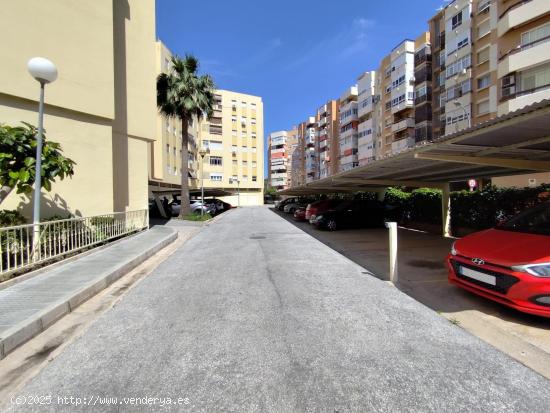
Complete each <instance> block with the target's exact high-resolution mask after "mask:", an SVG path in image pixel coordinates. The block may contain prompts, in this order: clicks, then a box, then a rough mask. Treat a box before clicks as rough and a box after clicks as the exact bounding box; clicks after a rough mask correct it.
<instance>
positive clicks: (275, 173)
mask: <svg viewBox="0 0 550 413" xmlns="http://www.w3.org/2000/svg"><path fill="white" fill-rule="evenodd" d="M286 144H287V132H286V131H278V132H273V133H271V134H270V135H269V181H270V182H269V183H270V185H271V186H272V187H273V188H276V189H278V190H280V189H286V187H287V167H288V165H287V161H288V160H287V156H286V152H287V147H286Z"/></svg>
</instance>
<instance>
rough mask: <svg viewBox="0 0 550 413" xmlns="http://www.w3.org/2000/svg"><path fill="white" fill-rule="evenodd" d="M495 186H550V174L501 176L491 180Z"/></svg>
mask: <svg viewBox="0 0 550 413" xmlns="http://www.w3.org/2000/svg"><path fill="white" fill-rule="evenodd" d="M491 181H492V183H493V185H495V186H499V187H512V186H514V187H518V188H523V187H526V186H539V185H541V184H550V172H542V173H535V174H526V175H514V176H501V177H498V178H492V179H491Z"/></svg>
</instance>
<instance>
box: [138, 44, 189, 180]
mask: <svg viewBox="0 0 550 413" xmlns="http://www.w3.org/2000/svg"><path fill="white" fill-rule="evenodd" d="M171 58H172V53H171V52H170V50H169V49H168V48H167V47H166V46H165V45H164V44H163V43H162V42H160V41H157V42H156V71H157V75H158V74H160V73H162V72H168V71H169V69H170V64H171V63H170V59H171ZM156 118H157V119H156V121H157V123H156V137H157V139H156V140H155V142H154V143H152V144H151V145H150V146H149V157H148V161H149V163H148V171H149V189H150V190H151V191H152V190H163V189H173V188H180V186H181V171H182V165H181V138H182V133H181V121H180V120H179V119H177V118H171V117H167V116H164V115H162V114H160V113H159V114H158V115H157V117H156ZM198 136H199V133H198V121H197V119H196V118H195V119H193V121H192V122H191V123H190V125H189V144H188V151H189V165H188V167H189V173H188V180H189V188H191V189H197V188H198V186H199V182H198V181H199V179H198V178H199V162H198V156H199V155H198V149H199V146H198Z"/></svg>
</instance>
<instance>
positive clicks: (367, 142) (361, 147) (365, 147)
mask: <svg viewBox="0 0 550 413" xmlns="http://www.w3.org/2000/svg"><path fill="white" fill-rule="evenodd" d="M378 78H379V76H378V72H376V71H369V72H365V73H363V74H362V75H361V76H359V78H358V79H357V120H358V122H359V124H358V126H357V160H358V163H359V166H363V165H366V164H367V163H368V162H371V161H373V160H374V159H375V158H376V155H375V136H376V134H377V130H376V128H377V125H378V116H379V112H380V107H379V103H380V94H379V92H378V87H377V80H378Z"/></svg>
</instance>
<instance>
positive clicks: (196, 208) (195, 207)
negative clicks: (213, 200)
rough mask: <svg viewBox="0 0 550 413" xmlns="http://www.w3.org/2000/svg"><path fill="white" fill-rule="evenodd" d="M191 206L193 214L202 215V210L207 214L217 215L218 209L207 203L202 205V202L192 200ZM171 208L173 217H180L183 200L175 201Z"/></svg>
mask: <svg viewBox="0 0 550 413" xmlns="http://www.w3.org/2000/svg"><path fill="white" fill-rule="evenodd" d="M190 205H191V213H192V214H197V215H199V214H200V213H201V210H202V211H203V213H205V214H210V215H215V213H216V208H215V206H213V205H208V204H206V202H205V205H203V204H202V202H201V201H200V200H197V199H192V200H191V202H190ZM170 208H171V211H172V216H174V217H175V216H178V215H179V213H180V211H181V200H179V199H174V200H173V201H172V203H171V204H170Z"/></svg>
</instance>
